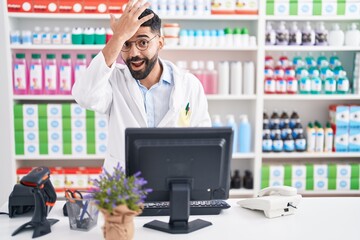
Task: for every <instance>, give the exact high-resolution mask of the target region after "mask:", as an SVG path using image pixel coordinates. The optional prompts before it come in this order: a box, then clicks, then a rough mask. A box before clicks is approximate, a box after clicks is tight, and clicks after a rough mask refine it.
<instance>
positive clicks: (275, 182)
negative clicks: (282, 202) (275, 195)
mask: <svg viewBox="0 0 360 240" xmlns="http://www.w3.org/2000/svg"><path fill="white" fill-rule="evenodd" d="M283 185H284V179H280V178H279V179H271V180H270V181H269V187H276V186H283Z"/></svg>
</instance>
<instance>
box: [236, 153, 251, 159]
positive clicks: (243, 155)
mask: <svg viewBox="0 0 360 240" xmlns="http://www.w3.org/2000/svg"><path fill="white" fill-rule="evenodd" d="M251 158H255V153H234V154H233V155H232V159H251Z"/></svg>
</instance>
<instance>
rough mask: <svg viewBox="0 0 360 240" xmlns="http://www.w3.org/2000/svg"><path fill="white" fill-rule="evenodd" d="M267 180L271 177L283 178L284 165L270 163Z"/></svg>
mask: <svg viewBox="0 0 360 240" xmlns="http://www.w3.org/2000/svg"><path fill="white" fill-rule="evenodd" d="M269 178H270V179H269V180H270V181H271V180H272V179H282V180H283V179H284V166H282V165H272V166H270V174H269Z"/></svg>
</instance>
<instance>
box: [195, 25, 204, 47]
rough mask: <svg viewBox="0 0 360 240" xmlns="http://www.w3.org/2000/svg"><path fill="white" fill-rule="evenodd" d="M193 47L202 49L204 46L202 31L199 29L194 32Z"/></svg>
mask: <svg viewBox="0 0 360 240" xmlns="http://www.w3.org/2000/svg"><path fill="white" fill-rule="evenodd" d="M194 36H195V46H197V47H202V46H203V44H204V35H203V30H201V29H197V30H196V31H195V35H194Z"/></svg>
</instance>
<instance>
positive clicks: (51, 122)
mask: <svg viewBox="0 0 360 240" xmlns="http://www.w3.org/2000/svg"><path fill="white" fill-rule="evenodd" d="M47 130H48V131H59V132H60V131H62V130H63V126H62V119H61V118H48V119H47Z"/></svg>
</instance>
